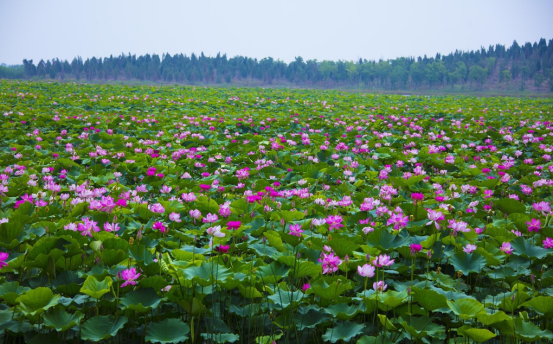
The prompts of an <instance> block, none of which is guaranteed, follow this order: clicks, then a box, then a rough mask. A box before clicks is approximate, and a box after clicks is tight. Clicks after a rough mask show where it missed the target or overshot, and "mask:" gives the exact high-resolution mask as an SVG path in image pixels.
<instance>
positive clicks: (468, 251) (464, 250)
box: [463, 244, 477, 254]
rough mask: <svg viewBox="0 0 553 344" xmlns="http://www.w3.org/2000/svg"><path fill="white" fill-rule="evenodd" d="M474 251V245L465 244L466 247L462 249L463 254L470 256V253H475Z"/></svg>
mask: <svg viewBox="0 0 553 344" xmlns="http://www.w3.org/2000/svg"><path fill="white" fill-rule="evenodd" d="M476 249H477V247H476V245H472V244H467V246H465V247H464V248H463V252H465V253H467V254H471V253H472V252H474V251H476Z"/></svg>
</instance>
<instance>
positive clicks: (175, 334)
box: [146, 318, 190, 343]
mask: <svg viewBox="0 0 553 344" xmlns="http://www.w3.org/2000/svg"><path fill="white" fill-rule="evenodd" d="M189 333H190V326H188V324H185V323H184V322H183V321H182V320H180V319H175V318H167V319H163V320H162V321H159V322H154V323H152V324H150V325H148V328H147V330H146V342H150V343H179V342H185V341H186V340H188V338H189V337H188V334H189Z"/></svg>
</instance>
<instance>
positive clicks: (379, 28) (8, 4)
mask: <svg viewBox="0 0 553 344" xmlns="http://www.w3.org/2000/svg"><path fill="white" fill-rule="evenodd" d="M542 37H543V38H546V39H547V40H549V39H553V1H551V0H528V1H522V0H513V1H511V0H462V1H455V0H439V1H425V0H416V1H413V0H405V1H399V0H394V1H391V0H379V1H372V0H364V1H348V0H342V1H324V0H315V1H311V0H292V1H288V0H280V1H266V0H252V1H242V0H222V1H215V0H196V1H188V0H180V1H179V0H175V1H169V0H155V1H153V0H151V1H143V0H131V1H126V0H109V1H104V0H94V1H88V0H63V1H61V0H59V1H58V0H49V1H44V0H35V1H27V0H0V63H2V62H3V63H7V64H21V63H22V60H23V59H24V58H27V59H33V60H34V62H35V63H37V62H38V61H39V60H40V59H41V58H42V59H44V60H46V59H51V58H54V57H58V58H60V59H68V60H70V61H71V60H72V59H73V57H75V56H81V57H83V58H87V57H92V56H96V57H106V56H109V55H111V54H113V55H119V54H121V53H122V52H123V53H125V54H127V53H129V52H130V53H131V54H137V55H141V54H146V53H150V54H152V53H157V54H160V55H161V54H163V53H170V54H171V55H173V54H175V53H183V54H187V55H190V54H191V53H192V52H194V53H196V54H199V53H201V52H202V51H203V52H204V54H205V55H208V56H214V55H216V54H217V52H221V53H226V54H227V56H229V57H232V56H236V55H245V56H249V57H255V58H263V57H268V56H271V57H273V58H275V59H281V60H283V61H286V62H290V61H291V60H293V59H294V58H295V56H302V57H303V58H304V59H306V60H307V59H317V60H319V61H321V60H338V59H340V60H357V59H359V58H360V57H361V58H366V59H376V60H378V59H380V58H382V59H388V58H396V57H400V56H415V57H416V56H422V55H424V54H427V55H428V56H434V55H435V54H436V53H437V52H440V53H445V54H447V53H449V52H452V51H455V49H459V50H474V49H479V48H480V47H481V46H484V47H486V48H487V47H488V46H489V45H490V44H496V43H501V44H506V45H508V46H510V45H511V44H512V42H513V40H517V42H519V44H523V43H525V42H535V41H538V40H539V39H540V38H542Z"/></svg>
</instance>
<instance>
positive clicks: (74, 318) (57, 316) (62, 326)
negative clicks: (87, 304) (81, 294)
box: [42, 305, 84, 332]
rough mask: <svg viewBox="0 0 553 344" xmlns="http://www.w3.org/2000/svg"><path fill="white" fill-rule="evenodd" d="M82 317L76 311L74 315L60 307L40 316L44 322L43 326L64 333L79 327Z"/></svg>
mask: <svg viewBox="0 0 553 344" xmlns="http://www.w3.org/2000/svg"><path fill="white" fill-rule="evenodd" d="M83 317H84V315H83V314H82V313H81V312H79V311H76V312H75V313H74V314H70V313H67V312H66V311H65V310H64V308H63V307H62V306H61V305H57V306H56V307H54V308H52V309H50V310H48V312H46V313H44V315H43V316H42V318H43V320H44V326H46V327H49V328H53V329H55V330H56V331H58V332H64V331H67V330H69V329H70V328H72V327H73V326H76V325H79V324H80V323H81V320H82V319H83Z"/></svg>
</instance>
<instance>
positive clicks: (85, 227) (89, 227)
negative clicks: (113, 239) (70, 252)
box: [77, 217, 100, 237]
mask: <svg viewBox="0 0 553 344" xmlns="http://www.w3.org/2000/svg"><path fill="white" fill-rule="evenodd" d="M83 221H84V222H83V223H79V225H78V226H77V229H78V231H79V232H81V235H82V236H89V237H92V232H93V231H94V232H99V231H100V227H98V226H97V222H95V221H91V220H90V219H89V218H88V217H84V218H83Z"/></svg>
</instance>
